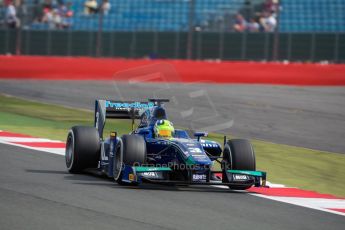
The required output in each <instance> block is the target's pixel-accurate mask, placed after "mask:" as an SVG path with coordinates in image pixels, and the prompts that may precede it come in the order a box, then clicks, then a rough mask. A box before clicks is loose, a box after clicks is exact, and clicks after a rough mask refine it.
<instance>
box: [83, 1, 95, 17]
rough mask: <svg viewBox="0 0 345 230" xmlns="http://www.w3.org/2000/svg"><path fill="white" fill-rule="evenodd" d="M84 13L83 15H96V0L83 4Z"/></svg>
mask: <svg viewBox="0 0 345 230" xmlns="http://www.w3.org/2000/svg"><path fill="white" fill-rule="evenodd" d="M84 6H85V8H84V13H85V15H90V14H96V13H98V3H97V1H96V0H86V2H85V3H84Z"/></svg>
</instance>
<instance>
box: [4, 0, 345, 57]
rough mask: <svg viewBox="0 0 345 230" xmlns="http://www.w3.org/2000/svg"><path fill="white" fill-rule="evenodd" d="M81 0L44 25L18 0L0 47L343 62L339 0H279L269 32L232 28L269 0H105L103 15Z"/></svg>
mask: <svg viewBox="0 0 345 230" xmlns="http://www.w3.org/2000/svg"><path fill="white" fill-rule="evenodd" d="M85 1H86V0H73V1H68V0H64V1H63V2H64V3H65V4H66V3H68V2H71V3H72V5H71V9H72V10H73V16H72V17H70V18H68V20H69V22H70V24H71V25H70V26H68V27H66V28H61V27H60V28H53V29H52V28H51V26H50V25H48V23H47V22H45V21H44V20H40V18H39V17H38V16H37V15H39V13H37V12H41V14H42V12H43V8H42V2H43V0H26V1H25V9H26V10H19V9H18V17H19V18H20V19H21V22H22V23H21V26H20V27H19V28H17V30H13V29H8V28H7V27H6V25H5V23H4V20H1V19H0V54H6V53H12V54H13V53H17V54H19V53H20V54H29V55H68V56H107V57H125V58H143V57H149V58H163V59H164V58H176V59H186V58H188V59H198V60H205V59H213V60H214V59H217V60H259V61H270V60H288V61H311V62H314V61H324V60H326V61H331V62H345V0H279V4H280V7H277V9H280V10H276V11H274V12H273V11H272V15H274V17H275V18H276V20H277V26H276V28H275V30H272V31H270V32H267V31H266V32H265V30H263V29H262V28H261V29H260V30H259V31H257V32H250V31H248V30H244V31H242V32H239V31H236V30H235V29H234V25H235V23H237V21H236V20H237V19H236V17H235V16H236V15H237V14H241V15H242V16H243V17H244V19H245V20H246V21H247V22H249V21H250V19H253V18H254V19H256V20H257V21H258V22H260V17H262V15H263V13H262V12H264V10H267V9H266V8H265V4H266V3H267V2H270V0H109V3H110V4H111V7H110V10H109V12H107V13H106V14H100V13H99V12H98V13H95V14H85V9H84V7H85V6H84V4H85ZM97 1H98V3H99V5H100V3H101V2H102V0H97ZM51 2H52V3H53V5H52V7H53V8H55V9H58V7H59V5H58V2H61V1H58V0H52V1H51ZM271 2H274V3H275V4H277V2H278V0H271ZM0 11H1V12H0V13H1V14H2V15H5V13H6V9H5V6H4V5H3V6H2V8H0ZM24 11H25V12H26V13H25V14H23V13H21V12H24ZM2 18H4V17H2ZM1 22H2V24H1Z"/></svg>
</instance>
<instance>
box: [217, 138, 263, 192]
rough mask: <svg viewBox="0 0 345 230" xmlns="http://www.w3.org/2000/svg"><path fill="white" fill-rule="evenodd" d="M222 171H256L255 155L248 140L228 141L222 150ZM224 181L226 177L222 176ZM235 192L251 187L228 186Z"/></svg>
mask: <svg viewBox="0 0 345 230" xmlns="http://www.w3.org/2000/svg"><path fill="white" fill-rule="evenodd" d="M223 162H224V165H223V170H226V169H233V170H250V171H255V170H256V161H255V153H254V150H253V147H252V145H251V143H250V142H249V140H245V139H233V140H229V141H228V142H227V143H226V144H225V146H224V150H223ZM223 178H224V179H226V176H225V175H223ZM229 187H230V188H231V189H235V190H245V189H248V188H250V187H251V186H243V185H236V186H229Z"/></svg>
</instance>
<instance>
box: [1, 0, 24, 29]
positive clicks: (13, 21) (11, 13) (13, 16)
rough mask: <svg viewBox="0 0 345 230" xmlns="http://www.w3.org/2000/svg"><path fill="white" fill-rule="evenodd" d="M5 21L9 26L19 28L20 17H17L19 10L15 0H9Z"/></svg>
mask: <svg viewBox="0 0 345 230" xmlns="http://www.w3.org/2000/svg"><path fill="white" fill-rule="evenodd" d="M5 21H6V24H7V27H8V28H13V29H14V28H17V27H19V26H20V21H19V18H18V17H17V10H16V7H15V6H14V4H13V1H8V2H7V7H6V14H5Z"/></svg>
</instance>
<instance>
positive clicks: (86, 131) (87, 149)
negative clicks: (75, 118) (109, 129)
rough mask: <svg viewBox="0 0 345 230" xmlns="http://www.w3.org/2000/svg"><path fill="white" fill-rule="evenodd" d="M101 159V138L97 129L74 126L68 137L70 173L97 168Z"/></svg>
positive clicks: (67, 162) (68, 165)
mask: <svg viewBox="0 0 345 230" xmlns="http://www.w3.org/2000/svg"><path fill="white" fill-rule="evenodd" d="M99 157H100V138H99V134H98V131H97V129H96V128H94V127H86V126H74V127H72V128H71V129H70V131H69V132H68V135H67V141H66V151H65V160H66V166H67V170H68V171H69V172H70V173H81V172H82V171H83V170H84V169H87V168H96V167H97V164H98V161H99Z"/></svg>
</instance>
